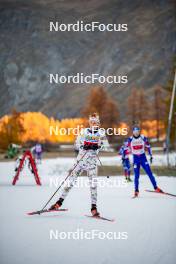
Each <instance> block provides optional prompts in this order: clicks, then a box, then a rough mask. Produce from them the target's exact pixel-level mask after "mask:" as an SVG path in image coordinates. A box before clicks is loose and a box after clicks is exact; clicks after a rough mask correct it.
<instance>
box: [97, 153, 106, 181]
mask: <svg viewBox="0 0 176 264" xmlns="http://www.w3.org/2000/svg"><path fill="white" fill-rule="evenodd" d="M96 155H97V159H98V161H99V162H100V165H101V167H102V169H103V164H102V162H101V160H100V158H99V156H98V154H96ZM103 171H104V169H103ZM106 177H107V178H109V175H107V176H106Z"/></svg>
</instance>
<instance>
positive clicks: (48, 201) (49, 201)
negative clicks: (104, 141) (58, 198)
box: [41, 152, 86, 211]
mask: <svg viewBox="0 0 176 264" xmlns="http://www.w3.org/2000/svg"><path fill="white" fill-rule="evenodd" d="M85 155H86V152H85V153H84V154H83V155H82V157H81V158H80V159H79V160H78V161H77V163H76V164H75V166H74V167H73V169H72V170H70V171H69V173H68V175H67V177H66V178H65V179H64V181H63V182H62V183H61V184H60V186H59V187H58V188H57V190H56V191H55V192H54V193H53V195H52V196H51V198H50V199H49V200H48V202H47V203H46V204H45V206H44V207H43V208H42V209H41V211H43V210H44V209H45V208H46V206H47V205H48V204H49V202H50V201H51V200H52V199H53V197H54V196H55V194H56V193H57V192H58V191H59V189H60V188H61V187H62V185H63V184H64V182H65V181H66V180H67V179H68V177H69V176H70V175H71V173H72V172H73V171H74V169H75V168H76V167H77V165H78V164H79V162H80V161H81V160H82V159H83V158H84V156H85Z"/></svg>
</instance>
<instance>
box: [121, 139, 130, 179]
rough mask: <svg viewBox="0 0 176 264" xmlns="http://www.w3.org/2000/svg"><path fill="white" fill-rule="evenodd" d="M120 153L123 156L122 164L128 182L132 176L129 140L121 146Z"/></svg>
mask: <svg viewBox="0 0 176 264" xmlns="http://www.w3.org/2000/svg"><path fill="white" fill-rule="evenodd" d="M119 154H120V155H121V156H122V166H123V170H124V175H125V178H126V180H127V181H128V182H131V181H132V180H131V178H130V173H131V169H130V167H131V166H130V160H129V148H128V140H125V141H124V143H123V145H122V146H121V148H120V150H119Z"/></svg>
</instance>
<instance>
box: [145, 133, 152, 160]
mask: <svg viewBox="0 0 176 264" xmlns="http://www.w3.org/2000/svg"><path fill="white" fill-rule="evenodd" d="M144 142H145V148H146V149H147V151H148V154H149V155H150V156H151V157H152V150H151V146H150V143H149V140H148V138H147V137H144Z"/></svg>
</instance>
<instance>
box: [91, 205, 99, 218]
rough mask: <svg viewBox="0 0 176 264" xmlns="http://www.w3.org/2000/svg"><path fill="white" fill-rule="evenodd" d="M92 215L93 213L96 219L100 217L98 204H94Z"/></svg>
mask: <svg viewBox="0 0 176 264" xmlns="http://www.w3.org/2000/svg"><path fill="white" fill-rule="evenodd" d="M91 213H92V216H95V217H99V216H100V213H99V212H98V211H97V206H96V204H92V208H91Z"/></svg>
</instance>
